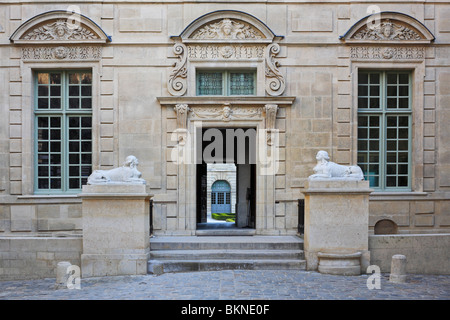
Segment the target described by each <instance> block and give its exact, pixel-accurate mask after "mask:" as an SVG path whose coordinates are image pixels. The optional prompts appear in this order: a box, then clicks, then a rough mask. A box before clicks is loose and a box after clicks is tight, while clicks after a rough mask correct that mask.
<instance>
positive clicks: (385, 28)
mask: <svg viewBox="0 0 450 320" xmlns="http://www.w3.org/2000/svg"><path fill="white" fill-rule="evenodd" d="M353 39H356V40H381V41H382V40H400V41H402V40H421V39H422V36H421V35H420V34H419V33H418V32H417V31H416V30H414V29H413V28H412V27H409V26H406V25H404V24H402V23H400V22H397V21H395V22H394V21H392V20H390V19H385V20H382V21H380V22H379V23H378V24H375V25H374V26H371V25H370V24H367V25H365V26H364V27H362V28H361V29H360V30H358V31H357V32H356V33H355V35H354V36H353Z"/></svg>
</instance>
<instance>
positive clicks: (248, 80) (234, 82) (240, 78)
mask: <svg viewBox="0 0 450 320" xmlns="http://www.w3.org/2000/svg"><path fill="white" fill-rule="evenodd" d="M254 91H255V81H254V74H253V73H230V94H231V95H251V94H254Z"/></svg>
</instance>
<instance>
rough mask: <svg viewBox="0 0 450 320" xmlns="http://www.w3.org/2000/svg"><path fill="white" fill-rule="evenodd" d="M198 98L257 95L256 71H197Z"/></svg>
mask: <svg viewBox="0 0 450 320" xmlns="http://www.w3.org/2000/svg"><path fill="white" fill-rule="evenodd" d="M196 92H197V96H238V95H242V96H247V95H255V94H256V71H255V70H197V77H196Z"/></svg>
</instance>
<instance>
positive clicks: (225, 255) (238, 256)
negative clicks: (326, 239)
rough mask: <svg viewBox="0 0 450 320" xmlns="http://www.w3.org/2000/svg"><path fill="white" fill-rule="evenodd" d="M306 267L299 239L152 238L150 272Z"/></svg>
mask: <svg viewBox="0 0 450 320" xmlns="http://www.w3.org/2000/svg"><path fill="white" fill-rule="evenodd" d="M161 267H162V268H161ZM305 267H306V262H305V260H304V253H303V240H302V239H300V238H298V237H295V236H226V237H224V236H191V237H153V238H151V239H150V260H149V262H148V271H149V273H158V272H162V270H163V271H164V272H188V271H212V270H227V269H228V270H230V269H246V270H264V269H265V270H270V269H277V270H280V269H290V270H305ZM155 270H159V271H158V272H156V271H155Z"/></svg>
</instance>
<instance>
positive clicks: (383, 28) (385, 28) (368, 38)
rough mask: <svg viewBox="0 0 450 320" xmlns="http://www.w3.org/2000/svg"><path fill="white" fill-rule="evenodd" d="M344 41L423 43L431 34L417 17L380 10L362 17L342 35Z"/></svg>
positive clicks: (430, 39) (427, 41)
mask: <svg viewBox="0 0 450 320" xmlns="http://www.w3.org/2000/svg"><path fill="white" fill-rule="evenodd" d="M340 39H341V40H342V41H344V42H345V43H351V44H353V43H366V44H367V43H373V44H380V43H382V44H404V43H408V44H414V43H416V44H424V43H430V42H431V41H433V40H434V36H433V34H432V33H431V32H430V31H429V30H428V29H427V27H425V25H423V24H422V23H421V22H420V21H418V20H417V19H415V18H413V17H411V16H408V15H406V14H403V13H399V12H381V13H378V14H373V15H370V16H367V17H365V18H362V19H361V20H359V21H358V22H356V23H355V24H354V25H353V26H352V27H351V28H350V29H349V30H348V31H347V32H346V33H345V34H344V35H343V36H341V37H340Z"/></svg>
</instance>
